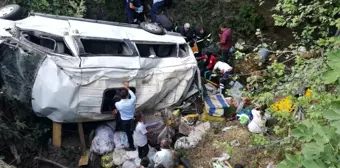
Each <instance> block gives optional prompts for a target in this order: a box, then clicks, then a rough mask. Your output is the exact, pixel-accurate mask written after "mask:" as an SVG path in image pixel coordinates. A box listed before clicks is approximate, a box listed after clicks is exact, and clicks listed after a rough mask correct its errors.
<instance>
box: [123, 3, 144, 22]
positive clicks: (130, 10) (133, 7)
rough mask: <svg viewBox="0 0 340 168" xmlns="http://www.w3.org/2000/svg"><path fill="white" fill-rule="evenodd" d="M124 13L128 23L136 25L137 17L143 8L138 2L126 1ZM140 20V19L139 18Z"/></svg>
mask: <svg viewBox="0 0 340 168" xmlns="http://www.w3.org/2000/svg"><path fill="white" fill-rule="evenodd" d="M125 12H126V15H127V19H128V23H130V24H136V23H137V18H138V15H139V14H141V13H142V12H143V6H142V3H141V1H140V0H126V5H125ZM139 18H141V17H139Z"/></svg>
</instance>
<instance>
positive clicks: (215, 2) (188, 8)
mask: <svg viewBox="0 0 340 168" xmlns="http://www.w3.org/2000/svg"><path fill="white" fill-rule="evenodd" d="M167 13H168V15H169V17H170V19H171V20H172V21H173V22H174V24H175V25H183V24H184V23H186V22H189V23H191V24H192V25H193V26H198V25H200V26H203V27H205V28H207V29H209V30H210V31H212V35H213V37H214V39H218V29H219V26H220V25H221V24H223V23H225V24H227V26H228V27H230V28H232V30H233V35H234V37H233V39H234V40H235V39H237V37H247V39H251V37H254V33H255V31H256V29H257V28H263V27H264V26H265V25H264V18H263V17H262V16H260V15H259V14H257V13H256V11H255V8H254V6H253V5H251V4H249V3H245V2H242V1H240V2H237V3H234V2H227V1H221V0H195V1H185V0H181V1H176V3H175V7H174V8H172V9H169V10H168V11H167Z"/></svg>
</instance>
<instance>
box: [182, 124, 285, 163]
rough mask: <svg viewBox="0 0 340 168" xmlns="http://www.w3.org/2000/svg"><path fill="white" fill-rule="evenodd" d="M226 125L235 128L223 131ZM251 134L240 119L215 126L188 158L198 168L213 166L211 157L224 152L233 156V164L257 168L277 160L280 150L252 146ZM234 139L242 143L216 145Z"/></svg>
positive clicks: (231, 161) (231, 159)
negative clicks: (236, 144)
mask: <svg viewBox="0 0 340 168" xmlns="http://www.w3.org/2000/svg"><path fill="white" fill-rule="evenodd" d="M226 126H233V129H231V130H228V131H227V132H222V131H221V130H222V129H223V128H224V127H226ZM251 136H252V133H251V132H249V131H248V129H247V128H246V127H244V126H242V125H240V124H239V123H238V121H233V122H229V123H226V124H222V125H218V126H215V127H213V128H212V131H209V133H208V134H207V135H206V136H205V137H204V139H203V140H202V141H201V142H200V143H199V145H198V146H197V147H196V148H195V149H192V150H189V151H188V158H189V160H190V161H191V164H192V165H193V167H196V168H208V167H212V166H211V165H210V161H211V158H214V157H219V156H221V155H222V154H223V153H227V154H229V155H230V156H231V158H230V160H229V162H230V164H231V165H235V164H237V163H239V164H242V165H244V166H246V167H254V168H255V167H256V168H257V167H266V166H267V165H268V164H269V163H270V162H272V161H275V160H276V158H277V157H278V156H279V153H280V151H276V152H275V149H271V148H263V149H253V148H251V147H250V146H251V145H252V137H251ZM268 138H269V137H268ZM234 140H237V141H238V142H239V144H240V145H239V146H237V147H236V146H235V147H231V146H230V145H225V146H224V145H217V146H216V144H219V143H220V144H223V142H227V144H229V143H230V142H231V141H234ZM228 146H229V147H228ZM269 151H270V152H269ZM269 153H270V155H269Z"/></svg>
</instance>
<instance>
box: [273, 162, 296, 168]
mask: <svg viewBox="0 0 340 168" xmlns="http://www.w3.org/2000/svg"><path fill="white" fill-rule="evenodd" d="M276 167H277V168H293V167H297V166H296V165H294V163H292V162H291V161H289V160H284V161H282V162H280V163H279V164H278V165H277V166H276Z"/></svg>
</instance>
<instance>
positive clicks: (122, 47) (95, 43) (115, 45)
mask: <svg viewBox="0 0 340 168" xmlns="http://www.w3.org/2000/svg"><path fill="white" fill-rule="evenodd" d="M80 41H81V43H82V44H83V47H84V51H85V54H93V55H96V54H97V55H132V53H133V52H132V51H131V49H129V48H128V46H127V45H126V44H125V43H124V42H121V41H112V40H97V39H80Z"/></svg>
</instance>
